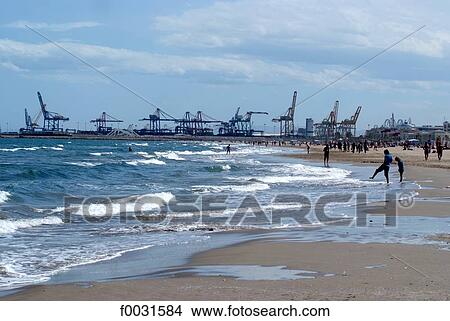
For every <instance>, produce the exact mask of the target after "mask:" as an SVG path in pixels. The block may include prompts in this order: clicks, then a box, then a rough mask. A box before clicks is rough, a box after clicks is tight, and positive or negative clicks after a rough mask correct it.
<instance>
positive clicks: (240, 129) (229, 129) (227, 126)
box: [219, 107, 269, 136]
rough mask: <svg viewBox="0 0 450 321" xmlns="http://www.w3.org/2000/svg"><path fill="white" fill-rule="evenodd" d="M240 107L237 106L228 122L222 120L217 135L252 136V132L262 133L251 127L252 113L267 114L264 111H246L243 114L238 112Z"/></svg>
mask: <svg viewBox="0 0 450 321" xmlns="http://www.w3.org/2000/svg"><path fill="white" fill-rule="evenodd" d="M239 111H240V107H238V108H237V110H236V113H235V114H234V116H233V118H231V119H230V121H228V122H222V127H221V128H220V129H219V135H226V136H253V134H254V133H256V132H259V133H261V134H262V133H263V131H262V130H254V129H253V128H252V115H254V114H259V115H268V114H269V113H267V112H265V111H248V112H246V113H245V114H244V115H241V114H239Z"/></svg>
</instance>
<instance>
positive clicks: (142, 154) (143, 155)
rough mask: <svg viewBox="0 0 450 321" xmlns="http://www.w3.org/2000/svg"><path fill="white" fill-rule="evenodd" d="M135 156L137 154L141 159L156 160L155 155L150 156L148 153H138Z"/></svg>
mask: <svg viewBox="0 0 450 321" xmlns="http://www.w3.org/2000/svg"><path fill="white" fill-rule="evenodd" d="M135 154H136V155H139V156H141V157H144V158H154V157H155V156H154V155H150V154H149V153H147V152H136V153H135Z"/></svg>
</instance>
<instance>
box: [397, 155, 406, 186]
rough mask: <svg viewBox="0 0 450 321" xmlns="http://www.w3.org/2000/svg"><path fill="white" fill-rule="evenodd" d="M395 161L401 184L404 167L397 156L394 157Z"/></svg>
mask: <svg viewBox="0 0 450 321" xmlns="http://www.w3.org/2000/svg"><path fill="white" fill-rule="evenodd" d="M395 161H396V162H397V166H398V174H399V175H400V183H401V182H403V172H404V171H405V165H404V164H403V161H402V160H401V159H400V157H398V156H396V157H395Z"/></svg>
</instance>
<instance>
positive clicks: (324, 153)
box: [323, 144, 330, 167]
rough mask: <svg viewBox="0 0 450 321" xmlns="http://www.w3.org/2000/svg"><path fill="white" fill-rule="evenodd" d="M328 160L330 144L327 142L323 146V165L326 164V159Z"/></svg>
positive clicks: (326, 165)
mask: <svg viewBox="0 0 450 321" xmlns="http://www.w3.org/2000/svg"><path fill="white" fill-rule="evenodd" d="M329 160H330V146H329V145H328V144H326V145H325V147H324V148H323V166H325V167H329V166H328V161H329Z"/></svg>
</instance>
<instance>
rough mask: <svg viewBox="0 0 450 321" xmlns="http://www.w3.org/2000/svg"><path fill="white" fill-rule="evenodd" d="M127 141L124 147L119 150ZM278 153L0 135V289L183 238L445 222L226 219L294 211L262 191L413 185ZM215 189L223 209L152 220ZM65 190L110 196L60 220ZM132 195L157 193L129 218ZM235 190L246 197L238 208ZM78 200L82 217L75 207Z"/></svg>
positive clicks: (366, 233)
mask: <svg viewBox="0 0 450 321" xmlns="http://www.w3.org/2000/svg"><path fill="white" fill-rule="evenodd" d="M129 146H131V148H132V149H133V151H132V152H129V151H128V147H129ZM281 151H282V152H283V153H291V152H293V151H292V150H281V149H279V148H275V149H274V148H271V147H269V148H266V147H258V146H256V147H253V146H249V145H244V144H240V145H236V146H234V149H233V152H232V154H231V155H226V154H225V151H224V146H223V145H220V144H218V143H196V142H192V143H184V142H131V143H130V142H126V141H82V140H73V141H70V140H50V139H49V140H47V139H46V140H42V139H38V140H33V139H2V140H0V171H1V172H0V173H1V175H0V288H12V287H20V286H24V285H27V284H33V283H37V282H46V281H49V280H50V278H51V277H53V280H55V279H58V275H63V274H64V275H66V277H65V278H64V280H66V281H70V280H78V279H80V278H79V276H76V275H75V274H74V273H72V272H73V271H81V270H83V269H79V268H78V267H80V266H85V265H86V264H89V263H94V262H109V261H111V262H116V261H117V260H114V258H118V257H121V256H125V255H127V253H130V251H135V250H138V249H146V250H145V251H146V253H153V252H154V253H166V254H167V251H166V252H165V249H168V250H169V251H170V252H169V254H170V255H173V256H174V257H177V256H183V255H185V254H186V253H190V254H192V251H184V249H185V248H190V249H208V248H214V247H216V246H221V245H226V244H231V243H234V242H238V241H239V240H243V239H246V240H248V239H258V238H267V237H280V238H284V239H289V240H290V239H292V240H296V241H324V240H331V241H350V242H394V243H397V242H398V243H413V244H425V243H433V242H434V243H435V244H438V242H436V241H432V240H430V239H429V238H427V236H429V235H430V234H434V233H448V232H449V221H448V219H432V218H400V220H399V224H398V226H397V227H395V228H386V227H385V226H384V225H383V221H382V218H375V219H373V220H372V222H371V223H370V224H369V226H368V227H366V228H355V227H354V226H324V225H321V224H318V223H317V222H314V219H312V220H311V223H310V224H303V225H302V226H298V224H297V225H292V222H290V221H289V220H288V221H286V222H280V224H275V223H274V224H267V221H265V220H263V221H262V223H261V222H258V221H257V222H256V224H252V218H251V215H249V216H248V217H247V216H245V215H242V219H243V220H242V221H241V224H235V223H236V222H233V221H232V220H231V219H230V217H233V215H235V216H236V213H239V211H240V210H242V211H243V212H247V210H248V209H251V210H253V211H254V212H257V213H262V216H260V217H266V216H267V217H270V216H271V215H272V214H273V213H275V212H276V211H277V210H279V211H282V212H283V213H284V212H288V211H293V212H295V211H298V210H299V209H301V206H299V204H296V203H295V202H290V203H289V204H286V203H282V204H274V203H273V200H274V197H276V196H277V195H278V194H280V193H289V194H293V193H301V194H302V195H306V196H307V197H308V199H310V200H311V202H313V203H314V201H316V200H317V199H318V198H319V197H320V196H321V195H323V194H324V193H325V194H326V193H335V192H346V193H352V192H364V193H367V195H368V197H369V199H370V200H371V201H377V200H382V199H383V197H384V193H385V192H386V191H397V190H410V189H412V188H415V187H417V186H416V185H415V184H413V183H407V184H403V185H400V184H398V183H393V184H392V185H391V186H389V187H386V186H385V184H383V182H382V181H381V178H380V180H377V181H368V180H367V177H368V176H369V171H371V169H367V168H363V167H356V166H350V165H340V166H339V167H331V168H324V167H321V166H318V165H316V164H312V163H307V162H303V161H300V160H295V159H290V158H286V157H280V156H277V154H278V153H280V152H281ZM295 152H298V151H295ZM395 175H396V174H395V173H393V180H395V179H396V176H395ZM225 194H226V195H227V196H228V198H227V200H226V210H225V211H224V210H220V209H217V208H216V207H214V206H205V207H204V208H202V211H203V212H205V213H208V215H210V216H211V217H214V219H211V220H210V221H208V222H205V221H199V219H198V213H197V212H196V211H194V210H193V209H192V207H190V206H177V207H176V208H175V209H173V211H174V212H175V213H176V214H177V217H176V220H175V219H174V220H172V221H170V222H167V221H164V222H161V221H158V215H159V214H160V213H161V211H163V210H164V209H165V208H167V206H168V205H170V204H171V203H170V202H171V201H173V200H177V201H178V200H180V199H182V198H183V195H194V196H199V195H200V196H202V197H206V196H208V195H213V196H214V197H218V196H221V195H225ZM70 195H71V196H89V197H92V196H99V197H100V196H114V197H115V200H118V201H117V204H114V206H113V207H112V208H111V217H106V218H107V219H105V214H106V210H105V206H103V205H102V204H97V203H94V204H93V205H91V206H87V207H81V208H76V209H73V210H72V211H71V216H70V219H71V222H70V223H68V222H67V216H65V215H64V213H63V211H64V207H63V205H64V203H63V198H64V197H65V196H70ZM142 196H146V197H147V198H151V199H157V200H159V203H158V202H152V203H151V204H146V206H147V207H146V211H145V213H144V214H143V215H142V217H141V216H138V215H137V214H136V207H135V204H136V202H135V199H136V198H139V197H142ZM246 197H248V198H246ZM244 199H247V200H248V203H246V206H244V207H241V208H239V207H240V205H241V204H242V201H243V200H244ZM149 205H151V206H149ZM83 209H84V210H85V212H86V211H87V213H88V214H89V216H88V217H86V216H83V215H81V214H82V213H83ZM327 211H329V212H330V213H331V215H333V216H335V217H336V218H337V219H345V218H352V213H353V212H354V206H352V205H351V204H335V205H334V206H329V207H328V208H327ZM250 212H251V211H250ZM86 218H91V219H86ZM92 218H95V220H93V219H92ZM124 218H125V219H124ZM140 218H145V220H142V219H140ZM247 218H248V221H247ZM224 222H225V223H224ZM238 223H239V222H238ZM261 228H263V229H266V230H269V231H271V232H270V233H269V234H268V233H267V232H265V233H260V234H259V233H250V234H246V235H245V237H242V236H240V237H238V236H236V235H237V234H231V236H226V237H216V234H214V233H213V232H216V231H224V230H245V231H248V230H250V231H251V230H255V229H261ZM233 235H234V236H233ZM233 238H234V239H233ZM182 254H183V255H182ZM170 255H169V256H170ZM183 257H184V256H183ZM175 261H176V260H175V259H172V258H164V257H163V255H159V256H156V257H154V258H153V261H152V269H150V268H147V269H146V268H145V267H143V266H140V265H139V264H138V263H136V268H135V269H134V270H133V271H131V270H130V264H128V267H127V268H128V269H129V272H128V273H129V275H126V274H127V272H126V271H127V269H123V270H121V271H120V273H114V272H111V271H109V272H108V271H104V272H103V273H98V274H96V273H91V274H89V277H88V279H89V280H96V279H108V278H114V277H127V276H133V275H138V274H145V273H150V272H152V271H155V270H158V268H162V267H167V266H170V265H171V264H173V263H174V262H175ZM106 265H107V264H106ZM108 268H110V266H109V267H108ZM71 271H72V272H71ZM77 278H78V279H77ZM81 280H83V279H82V278H81V279H80V281H81Z"/></svg>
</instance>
